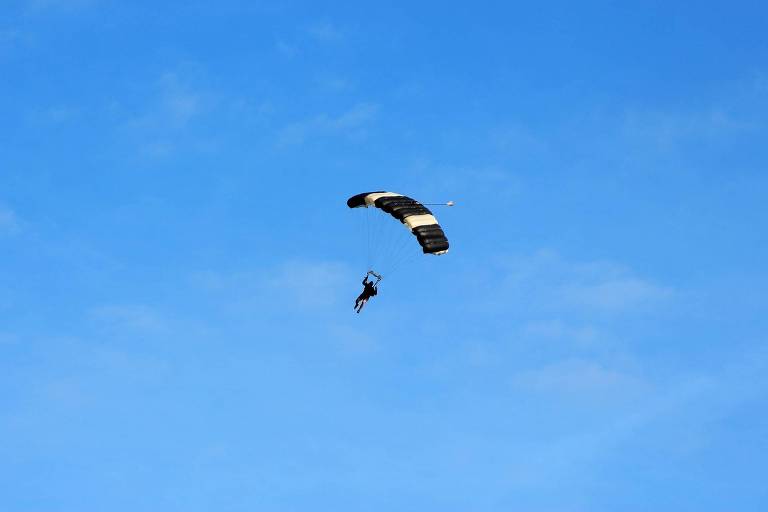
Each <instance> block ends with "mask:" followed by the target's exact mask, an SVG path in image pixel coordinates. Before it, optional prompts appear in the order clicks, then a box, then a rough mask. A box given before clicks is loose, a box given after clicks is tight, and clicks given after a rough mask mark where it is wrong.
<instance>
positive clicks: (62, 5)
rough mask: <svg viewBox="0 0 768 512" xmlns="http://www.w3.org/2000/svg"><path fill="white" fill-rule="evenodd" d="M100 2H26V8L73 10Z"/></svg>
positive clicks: (34, 9)
mask: <svg viewBox="0 0 768 512" xmlns="http://www.w3.org/2000/svg"><path fill="white" fill-rule="evenodd" d="M100 2H101V0H27V6H28V7H29V9H30V10H32V11H46V10H51V9H59V10H74V9H82V8H85V7H92V6H95V5H98V4H99V3H100Z"/></svg>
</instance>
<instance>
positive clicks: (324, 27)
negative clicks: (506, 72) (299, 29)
mask: <svg viewBox="0 0 768 512" xmlns="http://www.w3.org/2000/svg"><path fill="white" fill-rule="evenodd" d="M307 34H309V36H310V37H312V38H313V39H316V40H318V41H321V42H334V41H339V40H341V39H343V37H344V35H343V33H342V31H341V30H340V29H339V28H338V27H336V26H335V25H333V24H332V23H330V22H329V21H320V22H317V23H314V24H312V25H310V26H309V27H307Z"/></svg>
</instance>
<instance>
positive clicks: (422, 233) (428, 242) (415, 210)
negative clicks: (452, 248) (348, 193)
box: [347, 191, 448, 255]
mask: <svg viewBox="0 0 768 512" xmlns="http://www.w3.org/2000/svg"><path fill="white" fill-rule="evenodd" d="M347 206H349V207H350V208H369V207H374V208H378V209H379V210H381V211H383V212H385V213H388V214H390V215H391V216H393V217H394V218H396V219H397V220H399V221H400V222H402V223H403V224H404V225H405V226H406V227H407V228H408V229H409V230H410V231H411V233H413V234H414V235H415V236H416V240H418V242H419V244H420V245H421V248H422V250H423V251H424V254H435V255H440V254H445V253H447V252H448V239H447V238H446V237H445V233H444V232H443V229H442V228H441V227H440V225H439V224H438V223H437V219H436V218H435V216H434V215H432V212H431V211H430V210H429V208H427V207H426V206H424V205H423V204H421V203H420V202H418V201H416V200H415V199H411V198H410V197H406V196H404V195H402V194H397V193H395V192H384V191H379V192H364V193H362V194H357V195H354V196H352V197H350V198H349V199H347Z"/></svg>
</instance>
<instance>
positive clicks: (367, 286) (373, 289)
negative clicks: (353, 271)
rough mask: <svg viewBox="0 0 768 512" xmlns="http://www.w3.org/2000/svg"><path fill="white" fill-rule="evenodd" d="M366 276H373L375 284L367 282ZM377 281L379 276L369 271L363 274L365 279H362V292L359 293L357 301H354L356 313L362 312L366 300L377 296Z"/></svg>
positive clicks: (379, 279)
mask: <svg viewBox="0 0 768 512" xmlns="http://www.w3.org/2000/svg"><path fill="white" fill-rule="evenodd" d="M368 276H374V277H375V278H376V282H371V281H369V280H368ZM379 281H381V276H380V275H379V274H377V273H376V272H374V271H373V270H369V271H368V273H367V274H365V277H364V278H363V291H362V293H360V295H358V297H357V299H355V310H356V311H357V312H358V313H360V311H362V309H363V306H365V303H366V302H368V299H370V298H371V297H375V296H376V295H378V294H379V291H378V289H377V286H378V284H379Z"/></svg>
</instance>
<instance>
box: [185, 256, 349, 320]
mask: <svg viewBox="0 0 768 512" xmlns="http://www.w3.org/2000/svg"><path fill="white" fill-rule="evenodd" d="M350 275H352V274H351V272H350V270H349V268H348V267H347V265H346V264H344V263H341V262H336V261H312V260H307V259H291V260H288V261H285V262H283V263H280V264H277V265H275V266H272V267H270V268H262V269H258V270H238V271H227V272H221V271H213V270H209V271H205V272H198V273H197V274H195V275H194V276H192V281H193V283H194V284H195V285H197V286H200V287H203V288H205V289H207V290H210V292H211V293H216V294H217V295H218V296H219V297H222V298H224V299H225V300H226V301H227V302H228V303H230V305H233V306H234V308H235V309H237V310H240V311H242V312H244V313H252V312H253V311H254V310H262V311H263V310H264V309H265V308H266V309H269V308H278V309H281V310H288V311H294V310H297V309H298V310H300V311H304V312H311V311H315V310H323V309H325V308H328V307H330V306H333V305H334V304H337V303H338V301H339V300H340V298H341V297H342V296H343V295H345V294H347V295H348V291H349V285H350V283H349V276H350ZM350 308H351V303H350Z"/></svg>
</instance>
